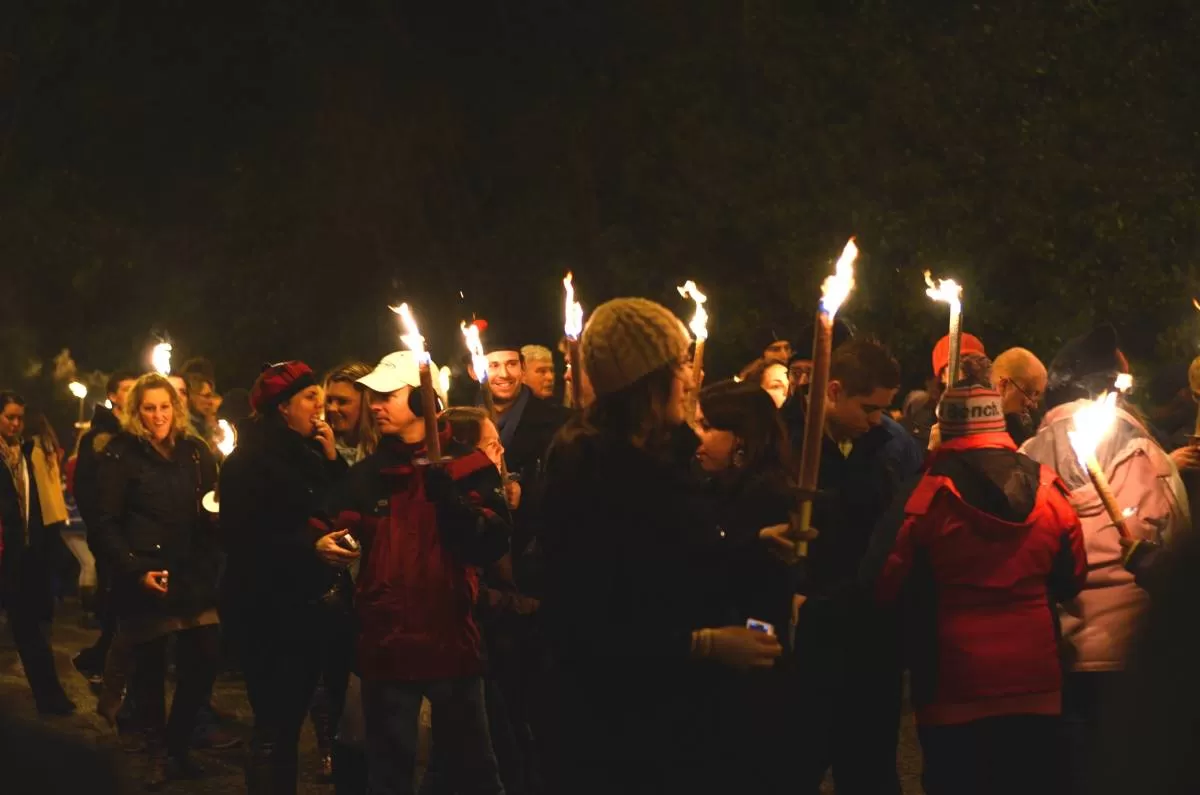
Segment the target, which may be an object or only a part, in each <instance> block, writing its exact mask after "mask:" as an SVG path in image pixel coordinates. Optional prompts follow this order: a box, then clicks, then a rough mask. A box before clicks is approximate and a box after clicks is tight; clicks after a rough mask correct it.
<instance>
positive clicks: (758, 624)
mask: <svg viewBox="0 0 1200 795" xmlns="http://www.w3.org/2000/svg"><path fill="white" fill-rule="evenodd" d="M746 629H751V630H754V631H755V632H761V633H763V634H764V635H770V636H771V637H775V627H774V626H772V625H771V624H768V623H767V622H766V621H759V620H758V619H757V618H748V619H746Z"/></svg>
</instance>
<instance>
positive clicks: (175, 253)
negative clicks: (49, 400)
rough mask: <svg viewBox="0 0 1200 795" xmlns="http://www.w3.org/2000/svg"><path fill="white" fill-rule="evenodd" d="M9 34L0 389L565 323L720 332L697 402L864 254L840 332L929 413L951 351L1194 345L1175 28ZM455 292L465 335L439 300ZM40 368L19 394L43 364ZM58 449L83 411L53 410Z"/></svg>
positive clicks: (234, 12) (571, 19)
mask: <svg viewBox="0 0 1200 795" xmlns="http://www.w3.org/2000/svg"><path fill="white" fill-rule="evenodd" d="M20 5H21V6H23V7H22V8H19V9H16V13H15V14H13V13H11V12H10V13H9V14H6V15H5V16H6V17H8V19H7V20H5V21H0V258H2V260H3V273H4V278H3V288H2V293H0V294H2V295H3V298H4V302H3V308H2V310H0V312H2V314H0V382H3V383H4V384H6V385H17V386H20V387H21V388H23V389H25V390H27V391H30V392H33V393H37V392H38V391H39V390H41V391H47V390H50V389H55V390H56V391H54V392H53V394H55V395H58V391H57V388H56V387H53V385H52V384H50V382H49V380H48V377H49V376H48V370H49V364H48V362H49V359H50V358H51V357H53V355H54V354H55V353H57V352H58V351H59V350H60V349H62V348H70V350H71V352H72V355H73V356H74V358H75V360H76V361H77V362H78V364H79V367H80V369H81V370H82V371H94V370H100V371H105V370H110V369H112V368H115V367H119V366H131V365H138V364H142V363H144V361H145V352H146V350H147V349H148V347H149V345H150V344H151V343H152V342H153V339H154V335H155V334H159V333H165V334H169V336H170V338H171V339H172V341H173V342H174V343H175V344H176V348H177V351H178V358H177V361H179V362H181V361H182V360H183V359H184V358H186V357H188V356H191V355H196V354H205V355H207V356H209V357H210V358H211V359H212V360H213V361H214V362H215V364H216V367H217V375H218V381H219V382H220V383H219V384H218V387H219V388H222V389H225V388H228V387H231V386H239V385H240V386H247V385H248V384H249V382H250V380H251V379H252V378H253V376H254V375H255V373H256V371H257V369H258V365H259V364H260V363H261V362H264V361H275V360H280V359H285V358H293V357H300V358H304V359H306V360H308V361H309V362H311V363H312V364H313V365H314V366H315V367H318V368H324V367H327V366H329V365H332V364H335V363H337V362H338V361H339V360H343V359H348V358H363V359H367V360H374V359H376V358H378V357H379V356H380V355H381V354H383V353H385V352H386V351H388V350H390V349H392V348H394V347H396V346H397V344H398V341H397V337H396V327H395V321H394V317H393V316H392V315H391V314H390V313H389V312H388V311H387V305H388V304H389V303H395V302H399V301H401V300H407V301H409V302H410V303H411V304H412V305H413V306H414V307H415V308H416V310H417V313H418V319H419V320H421V321H422V327H423V330H424V331H425V332H426V335H427V336H428V337H429V338H430V340H431V348H432V350H433V353H434V356H435V358H436V359H438V360H440V361H444V360H446V359H448V358H451V357H453V358H457V357H458V356H459V354H460V352H461V340H460V337H459V335H458V322H459V320H460V319H463V318H468V319H469V318H470V317H471V315H472V313H477V314H478V315H479V316H482V317H486V318H487V319H488V320H489V321H490V322H491V324H492V326H493V328H495V329H503V330H504V333H505V336H506V337H513V336H515V337H517V338H519V339H522V340H525V341H528V342H541V343H543V344H548V345H551V346H553V344H554V343H555V341H556V339H557V335H558V334H559V332H560V330H561V323H562V303H561V279H562V276H563V274H564V273H565V272H566V271H567V270H573V271H574V272H575V278H576V285H577V288H578V290H579V296H580V299H581V300H582V301H583V303H584V306H585V309H587V308H590V307H594V306H595V305H596V304H597V303H598V302H599V301H601V300H604V299H606V298H609V297H613V296H616V295H630V294H636V295H645V296H648V297H651V298H655V299H657V300H660V301H662V302H664V303H666V304H667V305H668V306H670V307H671V308H673V309H675V310H676V311H678V312H679V313H680V315H681V316H682V317H684V318H685V319H686V318H687V317H688V316H690V311H691V310H690V308H689V307H688V305H687V303H686V302H684V301H683V300H682V299H680V298H679V296H678V295H677V294H676V293H675V291H674V287H675V285H677V284H680V283H682V282H683V281H684V280H685V279H687V278H693V279H696V280H697V281H698V282H699V283H700V285H701V287H702V288H704V289H706V290H707V292H708V293H709V295H710V302H709V309H710V313H711V315H712V323H711V326H710V330H711V333H712V337H711V340H710V347H709V353H708V365H709V366H708V368H707V369H708V370H709V373H710V378H715V377H719V376H722V375H726V374H728V373H731V372H733V371H735V370H736V369H737V368H739V367H740V366H741V365H742V364H744V363H745V362H746V361H748V360H749V359H750V358H752V356H753V354H754V351H755V350H756V349H757V348H759V347H760V341H761V336H762V334H763V333H764V331H765V330H767V329H770V328H775V329H779V330H781V331H785V332H787V333H789V334H791V335H793V336H798V335H799V333H800V331H801V329H802V328H803V327H804V326H805V325H806V324H807V323H809V322H811V314H812V312H813V309H814V308H815V304H816V298H817V296H818V291H817V286H818V284H819V282H820V280H821V278H822V277H823V276H824V275H826V273H827V272H828V270H829V268H830V267H831V263H832V261H833V259H834V258H835V257H836V256H837V254H838V253H839V252H840V250H841V247H842V246H843V245H844V243H845V241H846V239H847V238H848V237H849V236H850V235H857V236H858V241H859V244H860V247H861V248H862V250H863V256H862V257H861V259H860V260H859V267H858V279H859V286H858V289H857V290H856V291H855V293H854V294H853V296H852V297H851V298H850V300H849V302H848V303H847V305H846V309H845V315H846V316H847V317H848V318H849V319H850V320H851V321H853V322H854V323H855V325H856V326H857V327H858V328H859V329H860V331H862V332H864V333H874V334H876V335H878V336H879V337H881V338H883V339H884V340H885V341H886V342H888V343H889V344H890V345H891V346H892V347H893V349H894V350H895V351H896V352H897V354H898V355H899V356H900V357H901V359H902V361H903V362H904V364H905V367H906V375H907V376H908V380H909V381H910V382H911V381H919V380H920V379H921V378H922V377H923V376H924V373H923V372H922V368H927V367H928V366H929V365H928V351H929V349H930V347H931V346H932V344H933V342H934V341H935V340H936V338H937V337H938V336H939V335H940V334H941V333H944V323H945V311H944V308H942V307H935V306H933V305H932V304H931V303H930V302H929V300H928V299H927V298H926V297H925V296H924V294H923V286H922V280H921V272H922V270H924V269H925V268H930V269H932V270H933V271H934V273H935V275H937V276H954V277H956V278H959V279H960V280H961V281H962V282H963V283H964V284H965V286H966V297H965V306H966V318H967V319H966V328H967V330H968V331H972V332H974V333H977V334H980V335H981V336H983V338H984V340H985V342H987V343H988V347H989V349H990V350H991V351H992V352H993V353H998V352H999V351H1000V350H1002V349H1003V348H1004V347H1007V346H1008V345H1010V344H1013V343H1017V342H1020V343H1022V344H1025V345H1027V346H1029V347H1032V348H1034V349H1035V350H1036V351H1037V352H1038V353H1039V354H1041V355H1042V356H1043V358H1045V359H1047V360H1048V359H1049V358H1051V357H1052V356H1053V353H1054V351H1055V349H1056V347H1057V346H1058V345H1059V344H1060V343H1061V342H1062V340H1063V339H1065V338H1066V337H1069V336H1072V335H1074V334H1076V333H1079V332H1082V331H1084V330H1086V329H1087V328H1088V327H1090V326H1091V325H1092V324H1093V323H1095V322H1097V321H1101V320H1110V321H1113V322H1115V323H1116V324H1117V325H1118V328H1119V329H1120V331H1121V333H1122V335H1123V336H1124V339H1125V341H1126V346H1127V347H1128V348H1129V349H1130V351H1131V353H1132V354H1133V355H1134V359H1135V368H1141V369H1143V370H1146V369H1148V368H1153V367H1154V366H1155V364H1156V363H1162V362H1168V361H1182V362H1186V361H1187V359H1188V358H1190V356H1191V355H1193V354H1194V352H1195V349H1196V341H1197V340H1200V321H1198V320H1197V318H1196V317H1195V315H1196V313H1195V311H1194V310H1193V309H1191V306H1190V298H1191V295H1192V294H1193V293H1200V278H1197V277H1198V275H1200V274H1197V266H1196V247H1197V232H1198V231H1200V203H1198V202H1197V197H1196V184H1197V158H1196V154H1197V151H1198V142H1200V113H1197V95H1196V92H1195V90H1194V85H1195V76H1196V75H1197V74H1200V49H1198V48H1196V47H1195V44H1194V43H1195V42H1196V41H1197V40H1200V36H1198V34H1200V25H1198V18H1197V11H1195V10H1194V8H1193V4H1191V3H1185V2H1156V1H1155V0H1142V1H1141V2H1137V1H1135V0H1129V1H1125V0H1121V1H1118V0H1111V1H1110V0H1091V1H1088V0H1078V1H1073V0H1061V1H1060V2H1044V1H1043V2H1027V1H1026V0H1017V1H1016V2H1006V3H979V4H975V5H972V4H971V3H958V2H927V1H922V0H913V1H911V2H890V3H889V2H880V1H878V0H876V1H875V2H867V1H866V0H862V1H856V0H838V1H837V2H806V1H805V0H743V2H736V3H735V2H710V1H708V0H692V1H690V2H659V1H658V0H637V1H636V2H625V1H623V0H605V1H604V2H570V1H569V0H561V1H552V0H521V2H506V1H505V0H491V1H490V2H483V1H482V0H481V2H437V3H395V2H392V3H389V2H383V1H382V0H380V1H379V2H369V1H367V0H362V1H360V2H354V1H353V0H348V1H346V2H340V1H339V2H323V3H322V2H297V1H296V0H287V1H282V0H281V1H280V2H262V3H258V2H209V3H193V2H182V1H181V0H160V1H159V2H149V1H147V2H107V3H100V2H83V1H82V0H79V1H78V2H65V1H60V0H45V1H44V2H43V1H41V0H39V2H26V3H22V4H20ZM460 290H461V291H462V292H463V294H464V296H465V300H463V299H460V298H459V291H460ZM38 361H42V362H47V365H46V369H45V370H43V375H42V376H40V377H36V378H27V377H25V374H26V373H28V372H31V370H30V363H31V362H38ZM62 400H63V402H64V403H65V404H66V410H67V411H68V412H69V409H70V402H69V398H66V396H65V395H63V396H62Z"/></svg>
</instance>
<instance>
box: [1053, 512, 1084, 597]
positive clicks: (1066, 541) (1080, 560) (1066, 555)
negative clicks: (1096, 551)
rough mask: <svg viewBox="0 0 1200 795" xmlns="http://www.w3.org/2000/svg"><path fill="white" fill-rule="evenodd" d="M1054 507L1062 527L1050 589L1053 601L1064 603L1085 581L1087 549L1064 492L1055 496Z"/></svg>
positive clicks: (1081, 531)
mask: <svg viewBox="0 0 1200 795" xmlns="http://www.w3.org/2000/svg"><path fill="white" fill-rule="evenodd" d="M1054 510H1055V514H1056V515H1057V516H1059V517H1060V518H1061V520H1062V522H1063V524H1064V525H1065V529H1064V530H1063V532H1062V535H1061V536H1060V539H1061V540H1060V545H1059V548H1058V553H1057V554H1056V555H1055V558H1054V563H1053V565H1052V567H1051V570H1050V578H1049V588H1050V595H1051V597H1053V599H1054V600H1055V601H1056V602H1067V601H1070V600H1071V599H1074V598H1075V597H1076V596H1077V595H1078V594H1079V592H1080V591H1082V590H1083V586H1084V585H1086V584H1087V573H1088V564H1087V550H1086V548H1085V547H1084V543H1083V525H1082V523H1081V522H1080V521H1079V516H1078V514H1076V513H1075V509H1074V508H1072V507H1071V504H1070V502H1068V501H1067V497H1066V496H1065V494H1064V495H1061V496H1059V497H1056V499H1055V506H1054Z"/></svg>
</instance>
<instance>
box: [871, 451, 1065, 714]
mask: <svg viewBox="0 0 1200 795" xmlns="http://www.w3.org/2000/svg"><path fill="white" fill-rule="evenodd" d="M906 580H907V581H908V593H907V594H906V596H907V597H908V599H907V604H906V607H907V609H908V616H907V617H908V622H907V624H906V626H907V627H908V631H907V633H906V634H908V636H909V637H908V638H907V640H908V641H909V652H910V660H909V663H910V666H911V669H912V676H913V700H914V702H915V705H916V707H917V720H918V722H919V723H921V724H922V725H938V724H956V723H966V722H968V721H973V720H978V719H980V718H986V717H991V716H997V715H1012V714H1044V715H1057V714H1059V713H1060V712H1061V700H1062V699H1061V692H1062V674H1061V668H1060V663H1059V656H1058V640H1059V633H1058V627H1057V625H1056V621H1055V610H1054V603H1055V602H1061V601H1064V600H1067V599H1070V598H1071V597H1073V596H1074V595H1075V594H1077V593H1078V592H1079V590H1080V589H1081V588H1083V585H1084V583H1085V582H1086V580H1087V558H1086V556H1085V554H1084V548H1083V535H1082V530H1081V527H1080V522H1079V517H1078V516H1076V514H1075V511H1074V509H1073V508H1072V507H1071V504H1070V502H1069V500H1068V492H1067V489H1066V487H1065V486H1064V485H1063V484H1062V482H1061V481H1059V479H1058V476H1057V475H1056V474H1055V473H1054V471H1053V470H1051V469H1049V468H1048V467H1044V466H1041V465H1039V464H1037V463H1036V462H1034V461H1033V460H1032V459H1029V458H1027V457H1026V456H1023V455H1021V454H1020V453H1017V452H1016V447H1015V446H1014V445H1013V443H1012V440H1011V439H1010V438H1009V436H1008V434H1005V433H991V434H980V435H974V436H967V437H964V438H961V439H954V440H951V441H947V442H945V443H944V444H942V446H941V447H939V448H938V449H937V450H936V451H935V452H934V453H933V454H932V456H931V458H930V461H929V469H928V471H927V472H926V474H925V475H924V476H923V477H922V478H921V480H920V482H919V483H918V485H917V487H916V489H915V490H914V491H913V492H912V494H911V495H910V496H909V498H908V501H907V503H906V504H905V506H904V518H903V521H902V523H901V525H900V529H899V531H898V533H897V534H896V537H895V541H894V543H893V544H892V546H891V551H890V553H889V554H888V557H887V561H886V563H885V564H884V566H883V570H882V573H881V574H880V575H879V578H878V580H877V595H878V596H879V597H880V598H881V599H883V600H892V599H895V598H896V597H897V596H898V594H899V593H900V589H901V586H902V585H904V584H905V582H906Z"/></svg>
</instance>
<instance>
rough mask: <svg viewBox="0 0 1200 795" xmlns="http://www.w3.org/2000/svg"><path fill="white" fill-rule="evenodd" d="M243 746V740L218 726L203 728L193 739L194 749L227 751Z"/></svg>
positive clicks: (199, 729) (200, 728)
mask: <svg viewBox="0 0 1200 795" xmlns="http://www.w3.org/2000/svg"><path fill="white" fill-rule="evenodd" d="M241 744H242V738H241V737H238V736H237V735H236V734H234V733H233V732H228V731H225V730H224V729H221V728H218V727H216V726H201V727H199V728H197V729H196V733H195V735H193V737H192V747H193V748H208V749H211V750H214V751H227V750H229V749H230V748H237V747H238V746H239V745H241Z"/></svg>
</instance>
